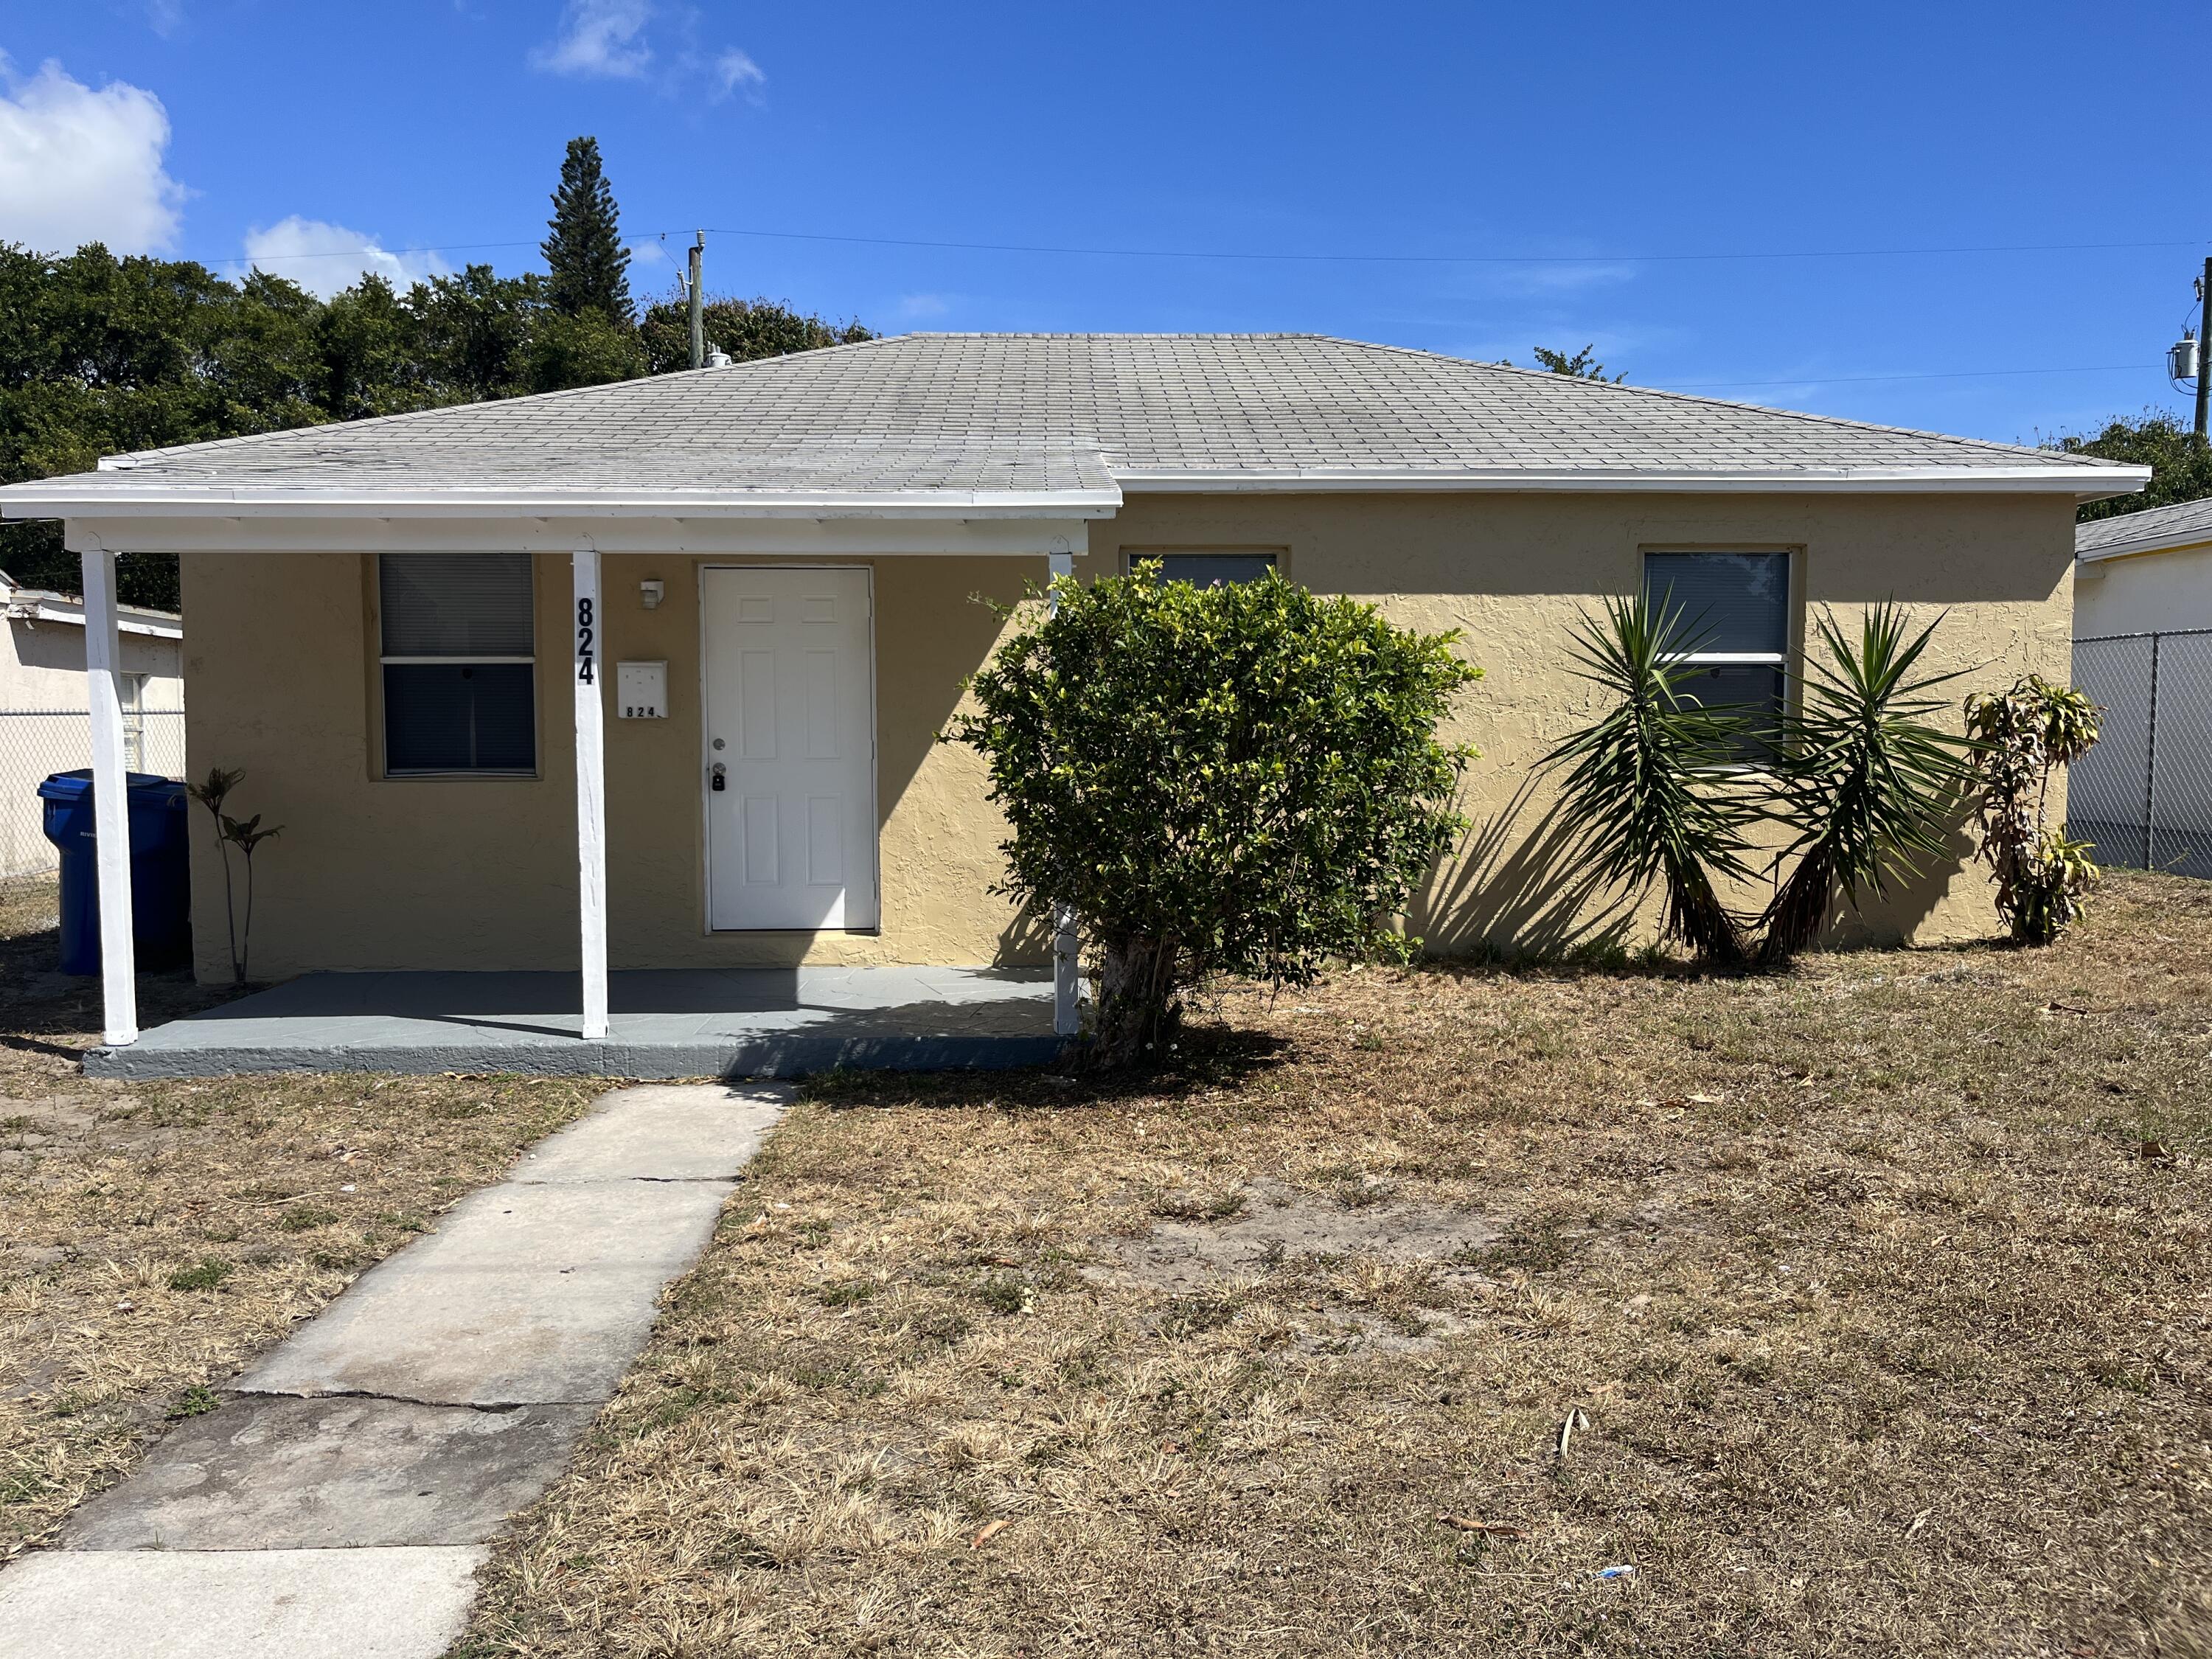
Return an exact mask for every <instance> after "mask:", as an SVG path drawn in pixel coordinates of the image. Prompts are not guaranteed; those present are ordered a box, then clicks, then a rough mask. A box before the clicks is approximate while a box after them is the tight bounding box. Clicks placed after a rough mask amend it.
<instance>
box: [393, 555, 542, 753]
mask: <svg viewBox="0 0 2212 1659" xmlns="http://www.w3.org/2000/svg"><path fill="white" fill-rule="evenodd" d="M377 599H378V607H377V608H378V613H379V617H380V624H381V634H382V637H381V641H380V646H379V651H380V662H381V664H382V667H383V674H384V770H385V775H386V776H388V777H405V776H410V775H414V776H419V775H424V774H429V773H441V772H475V773H489V774H494V775H508V776H513V775H527V774H530V773H533V772H535V771H536V770H537V769H538V719H537V702H536V697H537V692H536V686H537V660H538V659H537V649H536V647H537V640H536V630H535V629H534V627H533V624H532V610H531V580H530V556H529V555H528V554H527V553H386V554H385V555H383V556H380V558H379V559H378V560H377Z"/></svg>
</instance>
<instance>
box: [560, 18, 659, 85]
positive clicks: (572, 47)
mask: <svg viewBox="0 0 2212 1659" xmlns="http://www.w3.org/2000/svg"><path fill="white" fill-rule="evenodd" d="M652 15H653V6H652V3H651V0H568V4H567V5H566V6H565V7H563V8H562V12H561V32H560V33H558V34H557V35H556V36H555V37H554V38H553V40H551V41H550V42H548V43H547V44H546V45H544V46H540V47H538V49H537V50H536V51H535V52H532V53H531V54H530V63H531V67H532V68H533V69H542V70H551V71H552V72H553V73H554V74H556V75H586V76H611V77H612V78H614V79H616V80H621V81H635V80H637V79H639V78H640V77H641V76H643V75H644V74H645V71H646V68H647V65H648V64H651V63H652V62H653V48H652V46H650V45H648V44H647V41H646V40H645V38H644V37H645V25H646V21H647V19H649V18H650V17H651V16H652Z"/></svg>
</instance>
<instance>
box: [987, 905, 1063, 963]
mask: <svg viewBox="0 0 2212 1659" xmlns="http://www.w3.org/2000/svg"><path fill="white" fill-rule="evenodd" d="M1051 965H1052V919H1051V918H1050V917H1049V916H1048V915H1045V914H1043V913H1042V911H1040V910H1039V909H1038V908H1037V907H1036V904H1035V903H1034V902H1031V903H1028V904H1024V906H1022V908H1020V909H1019V910H1018V911H1017V912H1016V913H1015V914H1014V916H1013V918H1012V920H1011V921H1008V922H1007V923H1006V926H1005V927H1002V928H1000V930H999V948H998V949H997V950H996V951H994V952H993V953H992V956H991V966H992V967H994V968H999V969H1007V968H1049V967H1050V966H1051Z"/></svg>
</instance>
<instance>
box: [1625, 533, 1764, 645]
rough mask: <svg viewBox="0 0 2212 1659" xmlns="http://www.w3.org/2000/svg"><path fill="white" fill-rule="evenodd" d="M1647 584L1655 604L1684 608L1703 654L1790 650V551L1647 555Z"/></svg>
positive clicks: (1688, 631) (1688, 630) (1687, 629)
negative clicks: (1788, 552)
mask: <svg viewBox="0 0 2212 1659" xmlns="http://www.w3.org/2000/svg"><path fill="white" fill-rule="evenodd" d="M1644 587H1645V588H1646V589H1647V590H1648V591H1649V592H1650V595H1651V599H1652V602H1653V603H1654V604H1655V605H1657V604H1661V603H1662V602H1664V603H1665V604H1667V605H1671V606H1672V607H1673V608H1674V609H1675V610H1677V611H1680V612H1681V616H1682V628H1683V631H1684V635H1685V638H1686V640H1687V641H1694V642H1695V643H1696V647H1697V651H1698V653H1699V655H1704V654H1705V653H1712V652H1722V653H1729V654H1730V655H1734V654H1736V653H1744V652H1759V653H1765V654H1770V655H1771V656H1773V657H1775V658H1776V659H1780V658H1781V657H1782V656H1783V655H1784V653H1787V652H1788V650H1789V649H1790V556H1789V555H1788V554H1787V553H1646V554H1645V555H1644Z"/></svg>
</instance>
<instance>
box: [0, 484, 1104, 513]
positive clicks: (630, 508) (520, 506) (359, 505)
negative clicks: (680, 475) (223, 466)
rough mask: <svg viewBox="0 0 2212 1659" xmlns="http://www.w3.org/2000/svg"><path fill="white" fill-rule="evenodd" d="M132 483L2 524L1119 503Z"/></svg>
mask: <svg viewBox="0 0 2212 1659" xmlns="http://www.w3.org/2000/svg"><path fill="white" fill-rule="evenodd" d="M128 478H129V475H128V474H127V473H125V474H120V475H118V476H117V477H116V478H115V480H114V481H113V482H110V479H109V477H107V476H106V475H105V474H100V473H92V474H83V473H80V474H77V475H75V476H74V477H64V478H48V479H37V480H33V481H31V482H27V483H16V484H9V485H8V486H6V487H5V488H0V517H4V518H9V519H90V518H101V519H127V518H138V517H154V518H172V519H173V518H190V517H199V516H202V515H207V516H213V517H219V518H227V519H248V518H300V517H310V516H312V517H316V518H333V519H465V518H492V519H498V518H513V517H516V516H518V515H520V516H525V517H532V518H554V517H558V518H562V519H568V520H597V519H635V518H659V519H670V518H676V519H687V520H703V519H955V520H960V519H1036V518H1055V519H1103V518H1111V517H1112V516H1113V515H1114V513H1115V512H1116V511H1117V510H1118V509H1119V508H1120V507H1121V491H1120V490H1119V489H1111V488H1109V489H1039V490H1018V489H1003V490H1000V489H910V490H881V491H853V490H824V491H819V492H815V491H807V490H759V491H750V492H732V493H728V494H710V493H708V492H707V491H703V490H623V491H609V490H591V489H577V490H558V491H555V490H507V489H417V490H413V491H409V492H405V493H401V492H397V491H394V492H392V493H389V494H384V493H378V492H374V491H362V490H331V489H281V488H260V487H255V488H242V489H226V488H220V487H216V486H205V487H191V486H185V485H179V484H167V485H163V484H160V483H141V484H138V485H137V486H136V487H135V488H134V487H133V486H132V484H131V483H128V482H125V480H127V479H128Z"/></svg>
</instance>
